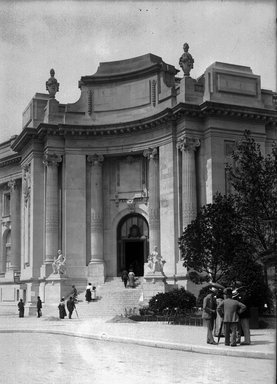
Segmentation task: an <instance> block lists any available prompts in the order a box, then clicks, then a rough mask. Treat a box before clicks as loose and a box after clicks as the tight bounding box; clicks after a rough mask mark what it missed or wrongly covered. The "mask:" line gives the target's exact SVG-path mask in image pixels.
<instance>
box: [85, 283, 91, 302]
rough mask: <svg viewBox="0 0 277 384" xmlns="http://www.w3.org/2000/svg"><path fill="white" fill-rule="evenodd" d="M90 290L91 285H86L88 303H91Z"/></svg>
mask: <svg viewBox="0 0 277 384" xmlns="http://www.w3.org/2000/svg"><path fill="white" fill-rule="evenodd" d="M91 290H92V286H91V283H88V285H87V287H86V301H87V302H88V303H90V302H91Z"/></svg>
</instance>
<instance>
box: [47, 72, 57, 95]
mask: <svg viewBox="0 0 277 384" xmlns="http://www.w3.org/2000/svg"><path fill="white" fill-rule="evenodd" d="M50 76H51V77H49V79H48V80H47V81H46V90H47V91H48V92H49V97H50V99H55V95H56V93H57V92H59V85H60V84H59V83H58V81H57V79H55V71H54V69H53V68H52V69H50Z"/></svg>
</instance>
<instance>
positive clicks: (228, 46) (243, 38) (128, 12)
mask: <svg viewBox="0 0 277 384" xmlns="http://www.w3.org/2000/svg"><path fill="white" fill-rule="evenodd" d="M275 20H276V1H275V0H268V1H267V0H260V1H254V0H248V1H235V0H232V1H224V0H211V1H205V0H199V1H197V0H193V1H189V0H188V1H185V0H184V1H163V2H161V1H152V2H146V1H139V2H136V1H111V2H110V1H99V2H97V1H84V2H83V1H24V0H20V1H12V0H10V1H1V0H0V53H1V59H0V84H1V86H0V100H1V103H0V122H1V126H0V142H2V141H4V140H8V139H9V138H10V137H11V136H12V135H14V134H19V133H20V132H21V129H22V112H23V110H24V109H25V108H26V106H27V104H28V103H29V101H30V100H31V98H32V97H33V96H34V94H35V93H36V92H40V93H47V91H46V90H45V82H46V80H47V79H48V78H49V76H50V75H49V70H50V69H51V68H54V69H55V77H56V78H57V80H58V81H59V83H60V91H59V93H58V94H57V95H56V98H57V100H58V101H59V102H61V103H72V102H75V101H77V100H78V99H79V96H80V90H79V89H78V80H79V79H80V78H81V76H84V75H92V74H94V73H95V72H96V71H97V67H98V65H99V62H105V61H114V60H122V59H128V58H131V57H135V56H140V55H143V54H146V53H150V52H151V53H153V54H155V55H158V56H161V57H162V58H163V60H164V61H165V62H166V63H168V64H172V65H174V66H175V67H176V68H177V69H180V68H179V64H178V62H179V57H180V56H181V54H182V53H183V50H182V46H183V43H184V42H188V43H189V46H190V53H191V54H192V56H193V57H194V60H195V65H194V69H193V70H192V71H191V76H192V77H194V78H197V77H199V76H200V75H201V74H202V73H203V72H204V71H205V69H206V68H207V67H208V66H209V65H210V64H212V63H213V62H215V61H221V62H227V63H232V64H240V65H246V66H250V67H251V68H252V70H253V73H255V74H258V75H260V76H261V83H262V88H265V89H271V90H273V91H276V24H275Z"/></svg>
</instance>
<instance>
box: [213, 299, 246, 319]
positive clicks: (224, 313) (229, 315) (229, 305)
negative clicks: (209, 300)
mask: <svg viewBox="0 0 277 384" xmlns="http://www.w3.org/2000/svg"><path fill="white" fill-rule="evenodd" d="M245 309H246V306H245V305H244V304H242V303H240V302H239V301H237V300H234V299H231V298H227V299H225V300H223V301H222V302H221V303H220V304H219V306H218V308H217V310H218V313H219V314H220V316H221V317H223V321H224V323H238V321H239V313H242V312H243V311H245Z"/></svg>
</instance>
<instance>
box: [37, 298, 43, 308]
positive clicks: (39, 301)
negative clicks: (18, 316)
mask: <svg viewBox="0 0 277 384" xmlns="http://www.w3.org/2000/svg"><path fill="white" fill-rule="evenodd" d="M41 308H42V302H41V300H40V299H38V301H37V310H40V309H41Z"/></svg>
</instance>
